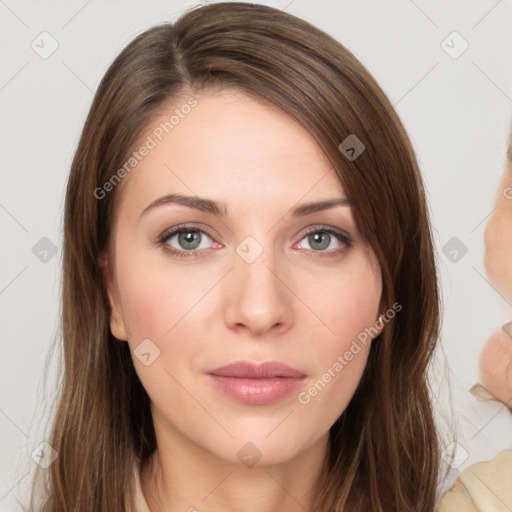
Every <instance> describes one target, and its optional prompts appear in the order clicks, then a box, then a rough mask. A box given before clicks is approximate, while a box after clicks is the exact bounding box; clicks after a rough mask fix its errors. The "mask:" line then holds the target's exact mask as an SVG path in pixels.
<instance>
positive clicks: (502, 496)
mask: <svg viewBox="0 0 512 512" xmlns="http://www.w3.org/2000/svg"><path fill="white" fill-rule="evenodd" d="M470 391H471V393H472V394H473V395H474V396H475V397H476V398H478V399H479V400H495V401H498V402H499V400H498V399H497V398H496V397H495V396H494V395H492V394H491V393H489V392H488V391H487V390H486V389H485V388H484V387H483V386H482V385H481V384H475V385H474V386H473V387H472V388H471V389H470ZM437 510H438V512H512V450H504V451H502V452H500V453H498V455H496V457H494V459H492V460H490V461H488V462H477V463H476V464H473V465H471V466H469V467H467V468H466V469H464V470H463V471H462V472H461V473H460V474H459V476H458V477H457V479H456V480H455V482H454V484H453V486H452V488H451V489H450V490H449V491H448V492H447V493H446V494H445V495H444V496H443V498H442V499H441V502H440V503H439V507H438V509H437Z"/></svg>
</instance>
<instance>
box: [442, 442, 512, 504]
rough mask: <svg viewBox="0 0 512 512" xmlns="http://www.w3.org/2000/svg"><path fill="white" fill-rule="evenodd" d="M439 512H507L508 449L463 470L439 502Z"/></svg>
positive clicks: (511, 453) (510, 488)
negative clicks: (486, 460)
mask: <svg viewBox="0 0 512 512" xmlns="http://www.w3.org/2000/svg"><path fill="white" fill-rule="evenodd" d="M438 511H439V512H511V511H512V450H504V451H502V452H500V453H498V455H496V457H494V459H492V460H490V461H488V462H477V463H476V464H473V465H471V466H469V467H467V468H466V469H465V470H463V471H462V472H461V473H460V474H459V476H458V477H457V480H455V483H454V484H453V487H452V488H451V489H450V490H449V491H448V492H447V493H446V494H445V495H444V496H443V498H442V499H441V502H440V503H439V508H438Z"/></svg>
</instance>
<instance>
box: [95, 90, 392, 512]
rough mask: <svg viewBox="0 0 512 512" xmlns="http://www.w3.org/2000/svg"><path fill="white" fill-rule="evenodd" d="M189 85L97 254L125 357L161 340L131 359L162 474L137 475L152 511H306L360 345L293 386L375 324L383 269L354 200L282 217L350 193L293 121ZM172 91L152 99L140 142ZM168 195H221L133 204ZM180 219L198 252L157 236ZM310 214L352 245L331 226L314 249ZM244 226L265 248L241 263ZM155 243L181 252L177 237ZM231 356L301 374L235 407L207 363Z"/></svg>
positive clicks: (128, 181) (364, 353)
mask: <svg viewBox="0 0 512 512" xmlns="http://www.w3.org/2000/svg"><path fill="white" fill-rule="evenodd" d="M194 97H195V98H196V99H197V102H198V104H197V106H196V107H195V108H194V109H193V110H192V111H191V112H190V113H189V114H188V115H187V116H186V117H184V118H183V119H180V122H179V124H178V125H177V126H175V127H174V129H173V130H172V132H170V133H169V134H168V135H167V136H165V137H164V138H163V140H162V141H161V142H160V143H159V144H157V146H156V147H155V148H153V149H152V150H151V151H150V153H149V154H148V155H147V156H146V157H145V158H144V159H143V161H142V162H141V163H140V164H139V165H138V166H137V168H136V169H134V170H133V171H132V173H131V174H130V175H129V176H128V177H127V178H125V181H124V182H123V183H122V186H123V189H122V194H121V197H120V199H121V200H120V203H119V204H118V209H117V211H116V216H115V225H114V232H113V240H112V241H113V246H112V248H111V252H110V254H109V255H108V256H105V258H107V257H108V258H109V260H110V261H109V263H110V264H111V265H112V266H113V268H114V270H115V272H114V275H113V277H112V278H109V277H107V284H108V293H109V299H110V304H111V307H112V316H111V330H112V333H113V334H114V336H115V337H116V338H118V339H119V340H127V342H128V343H129V345H130V349H131V351H132V355H133V351H134V350H135V349H136V348H137V346H138V345H139V344H140V343H141V342H142V341H143V340H145V339H148V338H149V339H150V340H151V342H152V343H153V344H154V345H155V346H156V347H158V349H159V350H160V355H159V357H157V358H156V359H155V360H154V361H153V362H152V363H151V364H150V365H149V366H145V365H144V364H143V363H142V362H141V361H140V360H139V359H138V358H137V357H134V358H133V360H134V365H135V369H136V371H137V374H138V376H139V378H140V380H141V382H142V384H143V386H144V388H145V389H146V390H147V392H148V395H149V397H150V399H151V408H152V415H153V421H154V425H155V432H156V437H157V443H158V449H157V455H156V456H155V458H154V461H153V463H154V464H155V467H156V468H157V472H158V474H159V475H160V478H157V481H160V479H161V482H162V485H161V486H157V485H156V482H155V479H152V478H150V472H149V469H148V464H145V465H143V467H142V469H141V486H142V489H143V493H144V495H145V497H146V500H147V502H148V505H149V506H150V508H151V510H152V511H153V512H156V511H158V510H188V509H189V508H190V507H196V508H197V509H199V510H200V509H201V507H207V508H208V510H209V511H217V510H223V511H226V510H244V511H253V510H254V511H256V510H258V511H259V512H265V511H274V510H287V511H295V510H300V511H303V510H308V506H309V504H310V503H311V499H312V496H313V492H314V490H313V484H314V479H315V478H316V476H317V475H318V473H319V470H320V466H321V464H322V462H323V458H324V456H325V454H326V450H327V441H328V432H329V428H330V427H331V426H332V424H333V423H334V421H335V420H336V419H337V418H338V417H339V416H340V414H341V413H342V412H343V410H344V409H345V408H346V406H347V405H348V403H349V401H350V399H351V398H352V396H353V394H354V392H355V390H356V388H357V385H358V383H359V381H360V379H361V376H362V373H363V370H364V368H365V365H366V361H367V357H368V353H369V348H370V343H368V344H367V345H366V346H364V345H362V346H361V350H360V351H359V352H358V353H357V355H355V356H354V357H353V359H352V360H351V361H350V362H349V363H348V364H347V365H346V366H345V367H344V368H343V370H342V371H340V372H339V373H338V374H337V375H336V377H335V378H333V379H332V380H331V381H330V382H329V383H328V384H327V385H326V386H325V388H324V389H323V390H322V391H321V392H319V393H318V395H317V396H315V397H313V398H311V401H310V402H309V403H308V404H301V403H299V401H298V399H297V395H298V393H299V392H300V391H302V390H306V389H308V388H309V387H310V386H311V385H312V384H313V383H314V382H315V381H317V380H318V379H319V378H320V377H321V376H322V374H324V373H325V372H326V371H327V369H328V368H329V367H332V365H333V363H335V361H336V360H337V357H338V356H339V355H343V354H344V353H345V352H346V350H348V349H349V347H350V346H351V343H352V342H353V340H354V339H356V337H357V335H358V334H359V333H361V332H362V331H364V329H365V328H367V327H370V326H374V325H375V322H376V321H377V318H378V316H379V313H382V312H383V311H384V310H383V308H382V304H380V301H381V294H382V279H381V271H380V266H379V264H378V261H377V260H376V257H375V254H374V253H373V251H372V250H371V248H370V247H369V246H368V245H367V243H366V242H365V241H364V240H362V239H361V236H360V234H359V233H358V230H357V228H356V225H355V222H354V219H353V216H352V210H351V208H350V207H349V206H347V205H342V206H336V207H334V208H332V209H329V210H325V211H321V212H316V213H312V214H309V215H307V216H304V217H295V218H294V217H292V216H291V215H290V209H291V208H293V207H295V206H297V205H298V204H303V203H309V202H318V201H322V200H326V199H332V198H342V197H345V194H344V191H343V189H342V187H341V184H340V182H339V180H338V179H337V177H336V175H335V174H334V172H333V171H332V168H331V166H330V164H329V163H328V161H327V160H326V159H325V157H324V155H323V153H322V152H321V151H320V149H319V147H318V146H317V144H316V143H315V142H314V141H313V139H312V138H311V137H310V136H309V135H308V134H307V133H306V132H305V131H304V129H303V128H302V127H301V126H300V125H299V124H298V123H296V122H295V121H294V120H292V119H291V118H289V117H288V116H286V115H285V114H283V113H282V112H280V111H278V110H277V109H275V108H273V107H269V106H268V105H265V104H263V103H261V102H258V101H255V100H254V99H251V98H249V97H248V96H246V95H244V94H242V93H238V92H233V91H229V92H227V91H224V92H222V91H221V92H216V93H213V92H209V93H201V94H194ZM185 99H186V98H185ZM180 104H182V99H180V101H177V102H175V103H173V105H172V106H169V108H168V109H167V108H166V109H164V110H162V112H161V114H162V116H161V117H157V118H155V120H154V123H153V124H151V126H150V128H149V129H148V130H147V131H146V132H145V133H143V134H142V136H141V140H144V139H145V138H146V137H147V135H148V134H151V130H152V128H154V126H156V125H158V124H159V123H160V122H162V121H164V120H167V119H169V115H170V114H172V113H173V111H174V109H175V108H176V105H180ZM170 193H181V194H186V195H191V196H194V195H197V196H200V197H207V198H209V199H213V200H215V201H216V202H223V203H225V204H226V208H227V215H226V216H216V215H213V214H211V213H206V212H200V211H198V210H195V209H192V208H189V207H187V206H184V205H177V204H167V205H165V206H159V207H157V208H154V209H151V210H149V211H148V212H146V213H145V214H144V215H142V217H141V213H142V211H143V210H144V209H145V208H146V207H147V206H148V205H149V204H150V203H152V202H153V201H154V200H155V199H157V198H159V197H161V196H164V195H166V194H170ZM185 222H186V223H192V224H193V228H195V229H204V230H206V231H207V233H208V234H207V235H205V234H201V235H200V236H201V237H202V240H201V243H200V246H199V248H197V249H194V251H195V252H197V253H201V256H199V257H197V258H191V257H188V258H180V257H176V256H173V255H171V254H168V253H166V252H165V251H164V249H163V245H159V244H158V238H159V236H160V235H161V234H162V233H163V232H164V231H166V230H168V229H169V228H172V227H174V226H177V225H178V224H180V223H185ZM308 227H315V228H317V227H318V231H321V230H322V228H324V229H326V228H328V227H333V228H338V229H340V230H344V231H345V232H346V233H347V234H348V236H349V238H350V239H351V240H352V245H351V246H350V247H348V246H346V245H345V244H344V243H343V242H342V241H339V240H338V239H337V238H336V237H335V236H334V235H333V234H332V235H331V241H330V243H329V245H328V247H327V248H321V249H318V245H319V244H320V243H319V242H315V240H314V237H313V236H309V237H308V236H307V234H306V233H305V230H306V228H308ZM248 236H251V237H253V238H254V239H255V240H256V241H257V242H258V243H259V244H260V246H261V248H262V250H263V252H262V254H261V255H259V256H258V257H257V259H255V261H253V262H252V263H248V262H247V261H246V260H244V259H243V258H242V257H240V256H239V254H237V252H236V249H237V247H238V246H239V244H241V242H242V241H243V240H244V239H245V238H246V237H248ZM166 244H167V245H168V246H172V247H174V248H175V249H178V250H182V251H185V250H186V249H185V248H184V247H183V245H180V243H179V240H178V235H174V236H173V237H172V238H171V239H169V240H168V241H167V242H166ZM242 246H243V244H242ZM251 247H252V246H251ZM315 248H316V249H315ZM337 249H340V250H341V252H339V253H337V254H335V251H336V250H337ZM253 250H254V249H253V248H251V249H250V251H253ZM329 253H331V254H332V256H329V255H328V254H329ZM106 261H107V260H106V259H105V261H104V262H103V263H104V264H105V263H106ZM120 342H122V341H120ZM235 360H251V361H255V362H262V361H269V360H275V361H281V362H285V363H287V364H289V365H291V366H293V367H295V368H297V369H299V370H301V371H303V372H304V373H305V374H306V375H307V377H306V380H305V381H304V383H303V386H302V387H301V388H300V389H299V390H298V391H297V392H294V393H292V394H291V395H288V396H287V397H285V398H284V399H282V400H281V401H279V402H277V403H274V404H270V405H248V404H243V403H239V402H237V401H234V400H233V399H231V398H229V397H227V396H225V395H223V394H222V393H221V392H219V391H218V390H217V389H215V388H214V387H212V385H211V383H210V382H209V378H208V377H207V376H206V375H205V373H206V372H207V371H209V370H212V369H214V368H216V367H218V366H221V365H224V364H227V363H229V362H232V361H235ZM248 442H250V443H252V444H253V445H254V446H256V447H257V449H258V451H259V453H260V454H261V459H260V460H259V461H258V463H257V464H256V465H255V466H254V467H246V466H245V465H244V464H242V462H241V461H240V459H239V458H238V456H237V453H238V452H239V450H240V449H241V448H242V447H243V446H244V445H245V444H246V443H248ZM156 487H158V488H159V489H160V493H159V497H160V500H158V499H157V492H156ZM202 500H204V501H202Z"/></svg>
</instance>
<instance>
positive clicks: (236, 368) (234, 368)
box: [209, 361, 306, 379]
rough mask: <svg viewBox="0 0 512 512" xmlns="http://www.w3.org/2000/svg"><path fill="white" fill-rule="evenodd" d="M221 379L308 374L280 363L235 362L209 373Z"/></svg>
mask: <svg viewBox="0 0 512 512" xmlns="http://www.w3.org/2000/svg"><path fill="white" fill-rule="evenodd" d="M209 374H210V375H217V376H219V377H242V378H243V377H245V378H246V379H270V378H272V377H293V378H300V377H305V376H306V374H305V373H303V372H301V371H300V370H297V369H296V368H292V367H291V366H288V365H287V364H284V363H280V362H279V361H267V362H264V363H261V364H258V363H253V362H251V361H235V362H233V363H229V364H227V365H225V366H220V367H219V368H215V369H214V370H211V371H210V372H209Z"/></svg>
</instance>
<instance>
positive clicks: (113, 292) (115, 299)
mask: <svg viewBox="0 0 512 512" xmlns="http://www.w3.org/2000/svg"><path fill="white" fill-rule="evenodd" d="M98 264H99V266H100V268H101V273H102V275H103V282H104V284H105V288H106V291H107V296H108V302H109V304H110V331H111V332H112V334H113V336H114V337H115V338H117V339H118V340H121V341H127V339H128V336H127V334H126V327H125V325H124V320H123V314H122V309H121V302H120V300H119V293H118V291H117V286H116V283H115V280H114V275H113V272H112V271H111V264H110V259H109V255H108V254H107V253H106V252H102V253H101V254H100V255H99V256H98Z"/></svg>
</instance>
